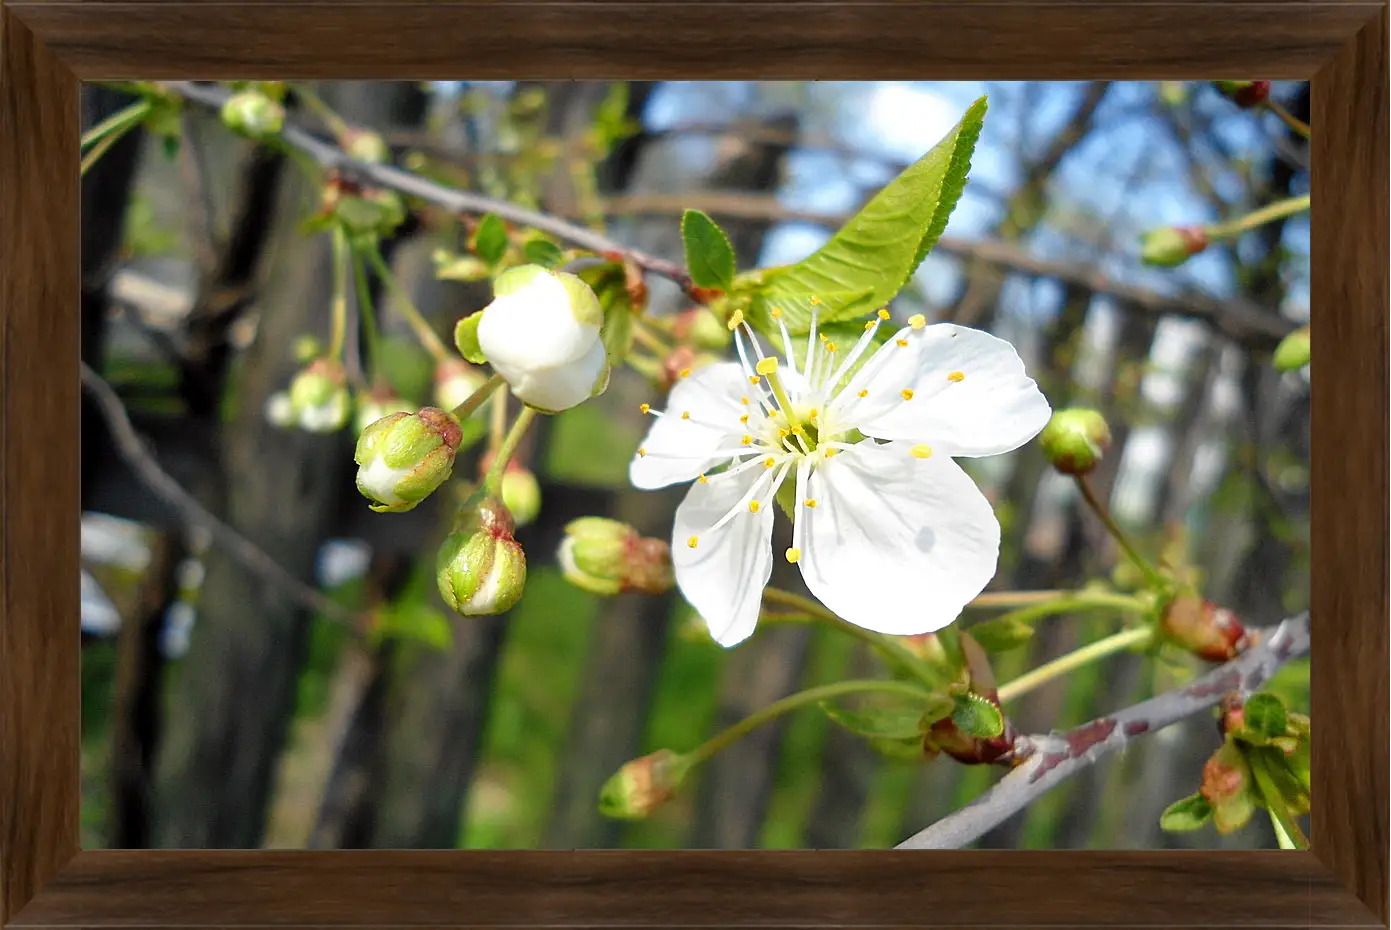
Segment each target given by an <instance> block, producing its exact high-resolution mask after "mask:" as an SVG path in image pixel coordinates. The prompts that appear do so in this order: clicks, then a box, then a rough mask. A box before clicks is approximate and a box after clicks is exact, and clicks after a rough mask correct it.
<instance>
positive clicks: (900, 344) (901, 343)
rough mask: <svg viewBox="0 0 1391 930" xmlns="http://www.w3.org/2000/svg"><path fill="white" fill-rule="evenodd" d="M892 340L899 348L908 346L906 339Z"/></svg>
mask: <svg viewBox="0 0 1391 930" xmlns="http://www.w3.org/2000/svg"><path fill="white" fill-rule="evenodd" d="M894 341H895V342H897V343H898V347H899V348H900V349H906V348H908V340H907V339H896V340H894Z"/></svg>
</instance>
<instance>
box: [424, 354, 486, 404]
mask: <svg viewBox="0 0 1391 930" xmlns="http://www.w3.org/2000/svg"><path fill="white" fill-rule="evenodd" d="M486 380H488V379H487V378H485V377H483V373H482V372H480V371H479V370H478V369H477V368H475V367H474V366H472V365H470V364H469V363H468V362H466V361H464V360H463V359H450V360H449V361H446V362H440V364H439V366H438V367H436V368H435V406H437V407H439V408H440V409H441V410H454V409H455V408H456V407H458V406H459V405H460V404H462V403H463V402H464V401H466V400H468V399H469V398H470V397H472V396H473V393H474V391H477V390H478V389H479V388H481V387H482V386H483V382H484V381H486ZM482 409H483V408H482V406H481V405H480V406H479V408H478V410H475V411H474V412H473V414H472V416H478V415H479V412H480V411H481V410H482Z"/></svg>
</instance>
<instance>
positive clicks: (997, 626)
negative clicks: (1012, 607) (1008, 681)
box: [969, 617, 1034, 653]
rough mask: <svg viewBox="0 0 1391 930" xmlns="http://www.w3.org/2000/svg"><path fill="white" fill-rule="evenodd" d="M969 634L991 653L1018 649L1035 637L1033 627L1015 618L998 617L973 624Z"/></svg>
mask: <svg viewBox="0 0 1391 930" xmlns="http://www.w3.org/2000/svg"><path fill="white" fill-rule="evenodd" d="M969 632H970V634H971V637H972V638H973V639H975V641H976V642H977V643H979V644H980V647H981V648H982V649H984V650H985V651H986V652H990V653H998V652H1008V651H1009V650H1011V649H1017V648H1019V647H1020V646H1022V645H1024V644H1025V643H1027V642H1028V641H1029V640H1030V639H1032V638H1033V636H1034V628H1033V627H1031V626H1029V624H1027V623H1024V622H1023V621H1022V620H1016V619H1015V618H1013V617H996V618H995V619H994V620H986V621H985V622H983V623H976V624H973V625H972V626H971V628H970V630H969Z"/></svg>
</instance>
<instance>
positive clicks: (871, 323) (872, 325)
mask: <svg viewBox="0 0 1391 930" xmlns="http://www.w3.org/2000/svg"><path fill="white" fill-rule="evenodd" d="M873 328H874V321H873V320H870V321H869V322H868V323H866V324H865V329H866V330H871V329H873Z"/></svg>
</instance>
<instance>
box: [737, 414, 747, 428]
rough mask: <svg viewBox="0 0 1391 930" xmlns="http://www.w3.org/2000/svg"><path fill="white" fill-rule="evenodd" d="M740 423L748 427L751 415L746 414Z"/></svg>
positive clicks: (740, 419)
mask: <svg viewBox="0 0 1391 930" xmlns="http://www.w3.org/2000/svg"><path fill="white" fill-rule="evenodd" d="M739 422H740V423H743V424H744V425H746V426H747V425H748V422H749V415H748V414H747V413H746V414H744V415H743V416H742V417H740V418H739Z"/></svg>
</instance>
